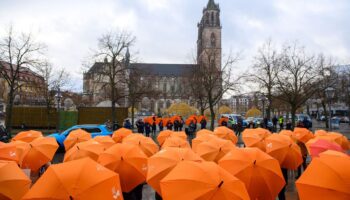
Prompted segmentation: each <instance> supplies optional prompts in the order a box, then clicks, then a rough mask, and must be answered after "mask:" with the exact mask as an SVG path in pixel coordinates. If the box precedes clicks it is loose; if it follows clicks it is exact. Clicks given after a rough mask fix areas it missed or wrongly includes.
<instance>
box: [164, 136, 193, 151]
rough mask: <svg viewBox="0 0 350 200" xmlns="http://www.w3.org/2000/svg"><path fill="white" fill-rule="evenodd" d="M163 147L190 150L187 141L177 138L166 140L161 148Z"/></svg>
mask: <svg viewBox="0 0 350 200" xmlns="http://www.w3.org/2000/svg"><path fill="white" fill-rule="evenodd" d="M164 147H178V148H189V149H190V148H191V146H190V144H189V143H188V142H187V140H184V139H182V138H179V137H169V138H167V139H166V140H165V141H164V143H163V145H162V148H164Z"/></svg>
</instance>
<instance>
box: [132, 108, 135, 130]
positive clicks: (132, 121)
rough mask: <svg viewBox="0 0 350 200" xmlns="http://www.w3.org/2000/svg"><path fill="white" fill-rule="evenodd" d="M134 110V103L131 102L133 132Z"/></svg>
mask: <svg viewBox="0 0 350 200" xmlns="http://www.w3.org/2000/svg"><path fill="white" fill-rule="evenodd" d="M134 109H135V102H133V101H132V102H131V128H132V130H134V115H135V113H134Z"/></svg>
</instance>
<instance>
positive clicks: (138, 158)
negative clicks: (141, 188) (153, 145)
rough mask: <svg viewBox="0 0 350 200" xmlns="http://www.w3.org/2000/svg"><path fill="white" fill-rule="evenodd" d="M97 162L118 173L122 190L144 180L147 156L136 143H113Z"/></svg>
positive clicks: (133, 186)
mask: <svg viewBox="0 0 350 200" xmlns="http://www.w3.org/2000/svg"><path fill="white" fill-rule="evenodd" d="M98 162H99V163H101V164H102V165H103V166H105V167H107V168H108V169H110V170H112V171H115V172H117V173H118V174H119V176H120V183H121V186H122V190H123V192H130V191H131V190H133V189H134V188H135V187H136V186H138V185H139V184H141V183H143V182H145V181H146V173H147V156H146V155H145V154H144V153H143V151H142V150H141V149H140V148H139V147H138V146H136V145H131V144H125V143H118V144H115V145H113V146H112V147H111V148H109V149H107V150H106V151H104V152H103V153H102V154H101V155H100V157H99V158H98Z"/></svg>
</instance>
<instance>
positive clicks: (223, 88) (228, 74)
mask: <svg viewBox="0 0 350 200" xmlns="http://www.w3.org/2000/svg"><path fill="white" fill-rule="evenodd" d="M202 55H203V57H202V59H201V60H200V61H199V62H198V65H197V67H195V68H194V71H193V72H192V76H193V77H192V78H191V80H195V81H196V82H195V84H198V85H200V86H202V87H201V88H199V90H201V91H200V95H202V98H203V101H207V102H208V107H209V110H210V114H211V123H210V129H212V130H213V129H214V123H215V110H214V108H215V106H216V105H217V104H218V103H219V101H220V100H221V98H222V96H223V94H224V93H225V92H227V91H229V90H234V89H235V86H236V85H237V83H238V78H237V79H234V77H233V74H232V66H233V64H235V63H236V62H237V59H238V56H236V57H234V56H232V55H231V54H230V55H229V56H228V57H227V59H226V61H225V62H224V63H223V65H222V66H221V67H220V63H219V62H217V60H218V56H221V55H220V54H219V53H218V50H216V49H207V50H205V52H204V54H202Z"/></svg>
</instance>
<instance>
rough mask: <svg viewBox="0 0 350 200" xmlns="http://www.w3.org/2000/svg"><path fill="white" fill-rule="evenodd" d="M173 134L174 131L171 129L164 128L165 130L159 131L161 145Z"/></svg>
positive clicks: (158, 137)
mask: <svg viewBox="0 0 350 200" xmlns="http://www.w3.org/2000/svg"><path fill="white" fill-rule="evenodd" d="M172 134H173V132H172V131H171V130H164V131H161V132H159V134H158V136H157V141H158V144H159V145H160V146H162V145H163V143H164V141H165V139H166V138H168V137H170V136H171V135H172Z"/></svg>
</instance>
